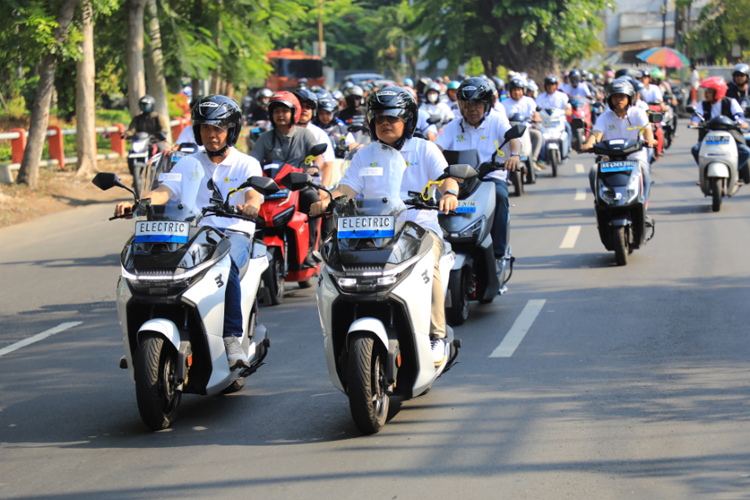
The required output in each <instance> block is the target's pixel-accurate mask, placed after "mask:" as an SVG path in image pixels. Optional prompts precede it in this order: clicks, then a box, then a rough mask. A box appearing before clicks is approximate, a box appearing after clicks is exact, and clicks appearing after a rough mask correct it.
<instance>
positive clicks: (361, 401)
mask: <svg viewBox="0 0 750 500" xmlns="http://www.w3.org/2000/svg"><path fill="white" fill-rule="evenodd" d="M383 351H384V350H383V349H382V346H380V345H379V344H378V345H376V344H375V339H373V338H372V337H370V336H369V335H363V334H354V335H353V336H352V338H351V340H350V341H349V366H348V370H349V378H348V380H349V385H348V394H349V409H350V410H351V412H352V418H353V419H354V424H355V425H356V426H357V428H358V429H359V430H360V432H362V434H375V433H376V432H378V431H379V430H380V429H382V428H383V426H384V425H385V421H386V418H387V417H388V404H389V398H388V394H386V393H385V390H386V380H385V361H386V353H385V352H383Z"/></svg>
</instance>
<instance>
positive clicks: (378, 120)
mask: <svg viewBox="0 0 750 500" xmlns="http://www.w3.org/2000/svg"><path fill="white" fill-rule="evenodd" d="M399 121H402V120H401V118H399V117H398V116H387V115H377V116H376V117H375V125H382V124H383V123H385V122H388V123H390V124H391V125H393V124H395V123H396V122H399Z"/></svg>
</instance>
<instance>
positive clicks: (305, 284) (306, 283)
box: [297, 278, 312, 288]
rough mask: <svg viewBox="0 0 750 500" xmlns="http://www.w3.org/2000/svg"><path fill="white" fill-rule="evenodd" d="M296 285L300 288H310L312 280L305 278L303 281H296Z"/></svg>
mask: <svg viewBox="0 0 750 500" xmlns="http://www.w3.org/2000/svg"><path fill="white" fill-rule="evenodd" d="M297 285H299V287H300V288H310V287H311V286H312V278H307V279H306V280H305V281H298V282H297Z"/></svg>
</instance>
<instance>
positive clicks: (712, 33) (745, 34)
mask: <svg viewBox="0 0 750 500" xmlns="http://www.w3.org/2000/svg"><path fill="white" fill-rule="evenodd" d="M748 12H750V0H713V1H712V2H709V3H708V4H706V5H705V6H704V7H703V9H701V13H700V16H699V17H698V26H697V27H696V28H695V29H694V30H691V31H690V32H689V33H687V35H686V36H685V40H686V42H687V43H688V44H689V47H690V55H694V54H696V53H697V52H704V53H706V54H708V57H710V58H712V59H713V60H714V61H719V60H721V59H725V58H726V57H728V56H729V55H730V53H731V51H732V47H733V46H734V45H739V46H740V47H748V46H749V45H750V23H748V22H747V19H746V16H747V13H748Z"/></svg>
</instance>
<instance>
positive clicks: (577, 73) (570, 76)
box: [568, 69, 581, 83]
mask: <svg viewBox="0 0 750 500" xmlns="http://www.w3.org/2000/svg"><path fill="white" fill-rule="evenodd" d="M573 78H575V79H576V81H578V82H580V81H581V72H580V71H578V70H577V69H574V70H571V72H570V73H568V80H570V82H571V83H573Z"/></svg>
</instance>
